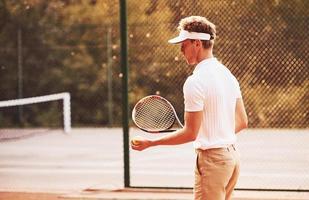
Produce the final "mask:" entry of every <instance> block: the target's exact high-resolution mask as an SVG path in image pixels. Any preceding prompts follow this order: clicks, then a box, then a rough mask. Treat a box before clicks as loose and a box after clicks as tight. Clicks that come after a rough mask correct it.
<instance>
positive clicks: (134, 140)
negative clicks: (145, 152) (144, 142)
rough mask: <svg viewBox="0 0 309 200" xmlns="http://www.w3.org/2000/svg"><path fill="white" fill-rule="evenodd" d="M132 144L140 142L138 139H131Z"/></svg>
mask: <svg viewBox="0 0 309 200" xmlns="http://www.w3.org/2000/svg"><path fill="white" fill-rule="evenodd" d="M132 144H134V145H138V144H140V142H139V141H137V140H136V139H133V140H132Z"/></svg>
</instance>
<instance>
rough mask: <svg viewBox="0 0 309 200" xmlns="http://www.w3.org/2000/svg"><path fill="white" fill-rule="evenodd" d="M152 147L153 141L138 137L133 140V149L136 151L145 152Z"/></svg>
mask: <svg viewBox="0 0 309 200" xmlns="http://www.w3.org/2000/svg"><path fill="white" fill-rule="evenodd" d="M150 146H151V140H148V139H146V138H142V137H138V138H133V139H132V140H131V148H132V149H134V150H136V151H143V150H144V149H147V148H149V147H150Z"/></svg>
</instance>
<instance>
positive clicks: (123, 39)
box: [119, 0, 130, 187]
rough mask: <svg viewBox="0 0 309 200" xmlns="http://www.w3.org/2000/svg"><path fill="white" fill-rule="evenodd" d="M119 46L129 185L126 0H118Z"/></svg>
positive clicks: (124, 141)
mask: <svg viewBox="0 0 309 200" xmlns="http://www.w3.org/2000/svg"><path fill="white" fill-rule="evenodd" d="M119 11H120V12H119V13H120V46H121V52H120V57H121V72H122V127H123V155H124V186H125V187H130V155H129V153H130V151H129V103H128V55H127V53H128V47H127V8H126V0H119Z"/></svg>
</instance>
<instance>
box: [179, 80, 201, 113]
mask: <svg viewBox="0 0 309 200" xmlns="http://www.w3.org/2000/svg"><path fill="white" fill-rule="evenodd" d="M183 94H184V104H185V111H187V112H197V111H201V110H203V108H204V95H203V89H202V87H201V85H200V84H199V83H198V81H196V80H194V79H193V78H192V77H189V78H188V79H187V80H186V82H185V84H184V86H183Z"/></svg>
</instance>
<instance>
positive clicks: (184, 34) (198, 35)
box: [168, 30, 210, 44]
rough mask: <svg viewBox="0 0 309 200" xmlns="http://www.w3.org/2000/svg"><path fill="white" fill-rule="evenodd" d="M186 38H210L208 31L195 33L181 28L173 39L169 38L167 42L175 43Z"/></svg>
mask: <svg viewBox="0 0 309 200" xmlns="http://www.w3.org/2000/svg"><path fill="white" fill-rule="evenodd" d="M187 39H193V40H210V34H208V33H197V32H189V31H186V30H181V31H180V32H179V35H178V36H177V37H175V38H173V39H170V40H169V41H168V42H169V43H171V44H177V43H180V42H183V41H185V40H187Z"/></svg>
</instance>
